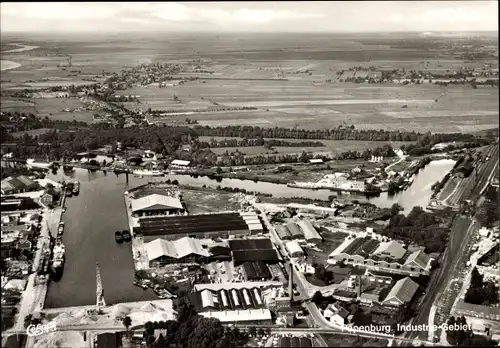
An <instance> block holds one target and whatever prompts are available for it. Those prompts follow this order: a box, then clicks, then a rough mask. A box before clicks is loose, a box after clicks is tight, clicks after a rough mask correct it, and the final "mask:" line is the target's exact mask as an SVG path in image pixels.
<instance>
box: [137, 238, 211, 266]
mask: <svg viewBox="0 0 500 348" xmlns="http://www.w3.org/2000/svg"><path fill="white" fill-rule="evenodd" d="M144 246H145V249H146V253H147V255H148V262H149V267H163V266H165V265H167V264H172V263H194V262H197V263H202V262H206V261H207V260H208V258H209V256H210V253H209V252H208V251H207V250H206V249H205V248H203V246H202V245H201V243H200V241H199V240H198V239H195V238H189V237H184V238H181V239H179V240H176V241H171V240H164V239H159V238H158V239H155V240H153V241H152V242H149V243H145V244H144Z"/></svg>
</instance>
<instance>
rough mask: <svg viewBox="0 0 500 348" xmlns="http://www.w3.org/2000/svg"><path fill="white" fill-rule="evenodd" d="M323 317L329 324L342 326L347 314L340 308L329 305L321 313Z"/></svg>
mask: <svg viewBox="0 0 500 348" xmlns="http://www.w3.org/2000/svg"><path fill="white" fill-rule="evenodd" d="M323 316H324V317H325V318H326V319H328V320H329V321H330V323H332V324H334V325H337V326H343V325H345V323H346V319H347V317H348V316H349V312H348V311H347V310H346V309H345V308H344V307H342V306H340V305H336V304H331V305H329V306H328V307H327V308H326V309H325V311H324V312H323Z"/></svg>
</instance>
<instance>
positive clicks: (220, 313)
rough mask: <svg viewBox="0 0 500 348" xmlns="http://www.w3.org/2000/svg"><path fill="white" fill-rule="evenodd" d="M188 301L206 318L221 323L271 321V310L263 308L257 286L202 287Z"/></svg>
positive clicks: (261, 322)
mask: <svg viewBox="0 0 500 348" xmlns="http://www.w3.org/2000/svg"><path fill="white" fill-rule="evenodd" d="M190 302H191V303H192V304H193V306H194V307H195V309H196V311H197V312H198V313H199V314H200V315H202V316H204V317H206V318H217V319H219V320H220V321H221V322H222V323H230V322H236V321H237V322H246V323H253V324H267V323H269V324H270V323H272V319H271V312H270V311H269V309H267V308H265V305H264V302H263V300H262V294H261V291H260V289H258V288H251V289H247V288H240V289H235V288H234V289H222V290H218V291H214V290H209V289H204V290H201V291H196V292H194V293H192V294H191V296H190Z"/></svg>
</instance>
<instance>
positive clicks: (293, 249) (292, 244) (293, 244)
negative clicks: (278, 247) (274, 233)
mask: <svg viewBox="0 0 500 348" xmlns="http://www.w3.org/2000/svg"><path fill="white" fill-rule="evenodd" d="M285 246H286V248H287V250H288V251H289V252H290V254H296V253H299V254H304V250H302V248H301V247H300V245H299V243H298V242H297V241H296V240H291V241H289V242H287V243H286V244H285Z"/></svg>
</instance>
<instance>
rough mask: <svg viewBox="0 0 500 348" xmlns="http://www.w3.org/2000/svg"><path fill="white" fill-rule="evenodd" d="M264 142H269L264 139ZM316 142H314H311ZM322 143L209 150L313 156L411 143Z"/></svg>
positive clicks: (207, 140)
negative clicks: (314, 145) (315, 145)
mask: <svg viewBox="0 0 500 348" xmlns="http://www.w3.org/2000/svg"><path fill="white" fill-rule="evenodd" d="M198 139H199V140H200V141H206V142H210V140H211V139H215V140H224V139H237V140H242V139H243V138H232V137H231V138H229V137H210V136H201V137H199V138H198ZM265 140H271V139H268V138H265ZM278 140H285V141H288V142H292V143H293V142H300V141H304V140H301V139H278ZM313 141H316V140H313ZM317 141H320V142H322V143H323V144H324V145H325V146H323V147H298V146H297V147H288V146H275V147H274V148H273V150H269V149H267V148H265V147H264V146H246V147H219V148H212V149H211V150H212V151H213V152H214V153H216V154H223V153H225V152H226V151H228V152H232V151H236V150H238V151H240V152H243V153H245V154H247V155H249V156H250V155H259V154H274V151H277V152H278V153H301V152H302V151H306V152H312V153H315V154H323V153H328V154H337V153H341V152H345V151H349V150H351V151H360V152H362V151H364V150H366V149H374V148H376V147H379V146H382V145H385V144H390V145H391V146H392V147H393V148H394V149H398V148H400V147H401V145H403V144H410V143H411V142H404V141H392V142H380V141H358V140H317Z"/></svg>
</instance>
